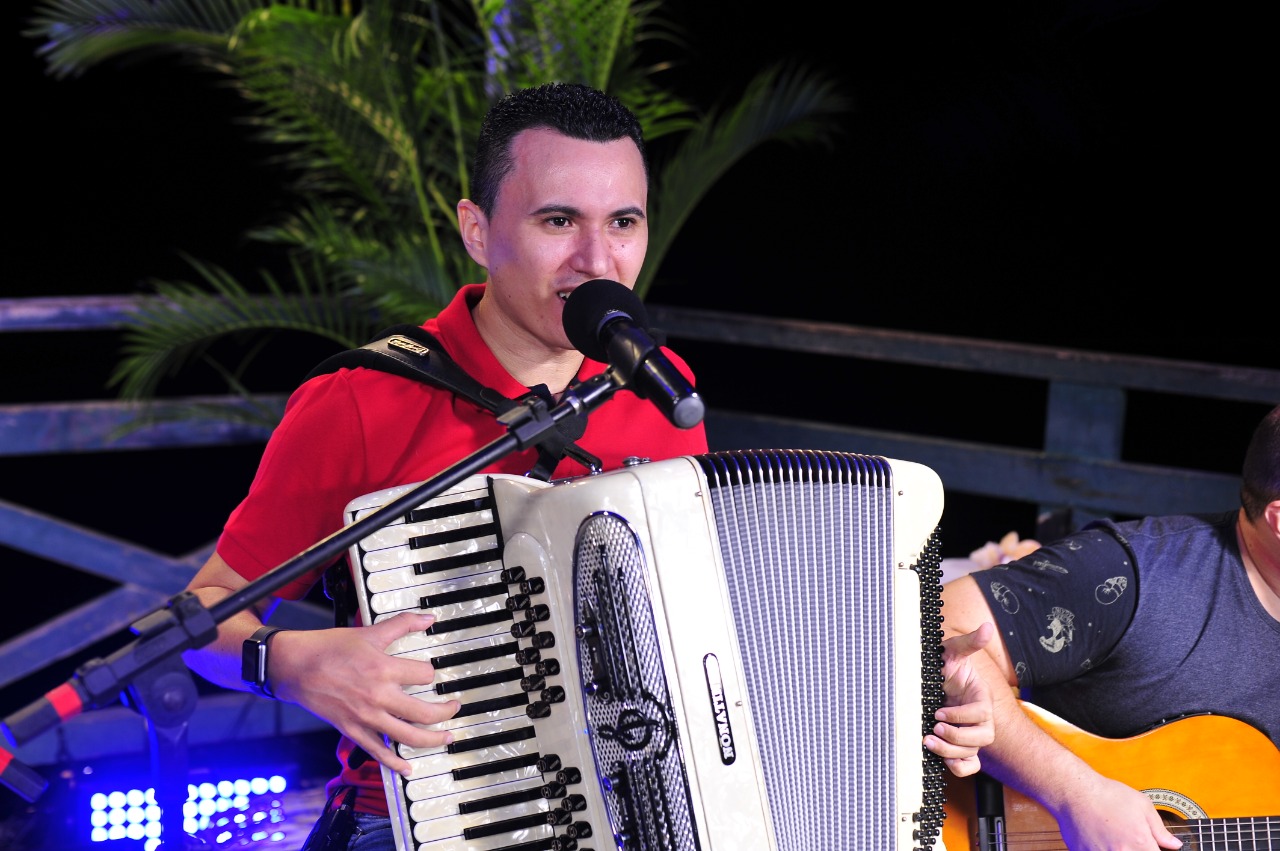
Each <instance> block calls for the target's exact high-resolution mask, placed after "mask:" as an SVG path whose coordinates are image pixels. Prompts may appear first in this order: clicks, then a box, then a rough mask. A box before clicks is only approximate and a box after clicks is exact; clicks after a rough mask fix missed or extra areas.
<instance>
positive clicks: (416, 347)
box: [387, 334, 431, 358]
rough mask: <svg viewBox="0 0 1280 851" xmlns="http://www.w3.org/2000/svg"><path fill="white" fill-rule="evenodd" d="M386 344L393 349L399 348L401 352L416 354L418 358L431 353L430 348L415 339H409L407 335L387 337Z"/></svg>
mask: <svg viewBox="0 0 1280 851" xmlns="http://www.w3.org/2000/svg"><path fill="white" fill-rule="evenodd" d="M387 345H388V346H390V347H391V348H393V349H399V350H400V351H402V352H408V353H409V354H411V355H417V356H418V357H420V358H425V357H426V356H427V355H429V354H431V350H430V349H428V348H427V347H426V346H424V345H422V344H421V343H419V342H418V341H417V340H411V339H409V338H408V337H401V336H400V335H399V334H395V335H393V336H391V337H388V338H387Z"/></svg>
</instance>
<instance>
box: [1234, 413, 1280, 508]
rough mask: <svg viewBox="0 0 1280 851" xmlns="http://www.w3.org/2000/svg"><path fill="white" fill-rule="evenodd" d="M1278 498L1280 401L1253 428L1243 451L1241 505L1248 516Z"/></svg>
mask: <svg viewBox="0 0 1280 851" xmlns="http://www.w3.org/2000/svg"><path fill="white" fill-rule="evenodd" d="M1278 499H1280V405H1276V406H1275V407H1274V408H1272V409H1271V413H1269V414H1267V415H1266V416H1265V417H1263V418H1262V422H1260V423H1258V427H1257V428H1256V429H1254V430H1253V438H1252V439H1251V440H1250V441H1249V449H1248V450H1247V451H1246V452H1245V455H1244V470H1243V472H1242V474H1241V482H1240V507H1241V508H1243V509H1244V513H1245V516H1246V517H1248V518H1249V519H1250V520H1257V519H1258V518H1259V517H1261V516H1262V512H1263V509H1265V508H1266V507H1267V504H1268V503H1272V502H1275V501H1276V500H1278Z"/></svg>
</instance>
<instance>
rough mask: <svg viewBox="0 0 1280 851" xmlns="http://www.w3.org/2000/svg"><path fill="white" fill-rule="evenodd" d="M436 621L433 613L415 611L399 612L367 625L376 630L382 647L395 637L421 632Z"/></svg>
mask: <svg viewBox="0 0 1280 851" xmlns="http://www.w3.org/2000/svg"><path fill="white" fill-rule="evenodd" d="M435 622H436V616H435V615H428V614H419V613H417V612H401V613H400V614H398V615H396V616H395V617H393V618H387V619H386V620H385V621H379V622H378V623H376V624H373V626H371V627H368V628H369V629H373V630H376V631H377V635H378V639H379V640H380V641H383V640H384V639H385V641H383V647H384V648H385V647H386V645H388V644H390V643H391V642H393V641H395V640H396V639H397V638H404V637H405V636H406V635H408V634H409V633H411V632H422V631H423V630H426V629H427V628H428V627H430V626H431V625H432V624H433V623H435Z"/></svg>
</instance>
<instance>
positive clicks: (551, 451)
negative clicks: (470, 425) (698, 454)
mask: <svg viewBox="0 0 1280 851" xmlns="http://www.w3.org/2000/svg"><path fill="white" fill-rule="evenodd" d="M357 366H363V367H367V368H369V369H380V370H382V371H383V372H390V373H392V374H393V375H398V376H400V377H401V378H408V379H411V380H413V381H424V382H426V383H428V384H434V385H436V386H437V387H443V388H444V389H446V390H448V391H450V392H452V393H454V394H455V395H457V396H461V397H462V398H464V399H469V400H470V401H472V402H474V403H475V404H477V405H479V406H480V407H482V408H485V409H487V410H489V411H491V412H492V413H493V414H494V415H495V416H500V415H502V414H505V413H506V412H507V411H510V410H511V409H513V408H516V407H518V406H520V405H521V404H523V400H525V399H528V398H529V397H530V396H534V395H541V396H542V397H543V398H544V399H545V400H546V401H548V402H549V401H550V396H549V395H546V394H539V393H538V392H537V391H533V390H531V391H530V392H529V393H528V394H526V395H525V396H522V397H521V398H520V399H518V400H517V399H508V398H507V397H506V396H503V395H502V394H501V393H499V392H498V391H497V390H493V389H491V388H489V387H486V386H485V385H483V384H481V383H480V382H479V381H478V380H476V379H475V378H474V377H472V376H471V374H470V373H468V372H467V371H466V370H465V369H463V368H462V367H461V366H459V365H458V362H457V361H455V360H454V359H453V358H452V357H450V356H449V353H448V352H447V351H445V348H444V346H443V345H441V344H440V341H439V340H437V339H436V338H435V337H434V336H433V335H432V334H431V332H429V331H427V330H425V329H423V328H422V327H420V326H418V325H393V326H391V327H390V328H387V329H385V330H382V331H379V332H378V333H377V334H375V335H374V337H373V339H372V340H370V341H369V342H368V343H366V344H365V345H363V346H361V347H360V348H358V349H347V350H346V351H344V352H338V353H337V354H336V355H332V356H330V357H328V358H326V359H325V360H323V361H321V362H320V363H319V364H318V365H317V366H316V367H315V369H313V370H311V372H310V373H308V374H307V378H308V379H311V378H314V377H315V376H317V375H323V374H325V373H329V372H336V371H337V370H339V369H342V368H343V367H357ZM556 425H557V429H556V431H554V432H552V433H550V434H548V435H547V436H546V437H544V438H543V440H542V442H541V443H540V444H538V461H537V463H536V464H535V465H534V467H533V469H532V470H530V471H529V473H528V475H529V476H531V477H533V478H537V479H541V480H543V481H549V480H550V479H551V474H552V473H553V472H554V471H555V468H556V465H557V464H559V463H560V459H561V458H563V457H564V456H566V455H568V456H570V457H572V458H573V459H575V460H576V461H578V462H579V463H581V464H582V465H583V466H584V467H586V468H587V469H589V470H599V469H600V468H601V467H602V466H603V463H602V462H601V461H600V459H599V458H597V457H596V456H595V455H592V454H591V453H590V452H588V451H587V450H585V449H583V448H582V447H581V446H578V445H577V444H576V443H574V441H575V440H577V439H578V438H580V437H582V427H583V425H584V424H582V423H581V421H580V420H579V419H577V418H567V419H564V420H561V421H560V422H558V423H557V424H556ZM573 431H577V433H576V434H574V433H568V432H573Z"/></svg>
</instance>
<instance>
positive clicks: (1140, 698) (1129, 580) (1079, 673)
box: [973, 512, 1280, 747]
mask: <svg viewBox="0 0 1280 851" xmlns="http://www.w3.org/2000/svg"><path fill="white" fill-rule="evenodd" d="M1235 518H1236V512H1229V513H1226V514H1215V515H1199V516H1191V515H1175V516H1167V517H1148V518H1144V519H1141V520H1134V521H1129V522H1124V523H1113V522H1110V521H1101V522H1098V523H1095V524H1090V525H1089V526H1086V527H1085V528H1084V529H1083V530H1081V531H1079V532H1077V533H1075V534H1073V535H1071V536H1069V537H1067V538H1063V539H1062V540H1060V541H1055V542H1053V543H1051V544H1047V545H1045V546H1044V547H1042V548H1040V549H1039V550H1036V551H1035V552H1034V553H1032V554H1030V555H1029V556H1027V557H1025V558H1023V559H1021V560H1019V561H1014V562H1010V563H1009V564H1006V565H1000V566H997V567H994V568H990V569H988V570H982V571H975V572H974V573H973V577H974V579H976V580H977V582H978V585H979V587H980V588H982V590H983V591H984V592H985V593H986V594H987V595H988V603H989V604H990V605H991V609H992V612H993V614H994V616H995V620H996V624H997V626H998V627H999V628H1000V630H1001V634H1002V636H1003V638H1004V642H1005V645H1006V647H1007V648H1008V650H1009V654H1010V658H1011V660H1012V662H1013V663H1014V665H1015V669H1016V671H1017V674H1018V684H1019V686H1020V688H1021V689H1022V694H1023V697H1024V698H1026V699H1027V700H1028V701H1030V702H1031V703H1034V704H1036V705H1038V706H1042V707H1044V708H1045V709H1047V710H1049V711H1050V712H1052V713H1054V714H1055V715H1058V716H1059V717H1061V718H1063V719H1064V720H1066V721H1068V722H1069V723H1071V724H1073V725H1075V726H1077V727H1079V728H1081V729H1083V730H1087V731H1089V732H1091V733H1094V734H1095V735H1098V736H1103V737H1105V738H1111V739H1115V738H1125V737H1128V736H1133V735H1137V734H1139V733H1142V732H1145V731H1146V730H1149V729H1151V728H1153V727H1155V726H1157V725H1159V724H1161V723H1164V722H1167V721H1172V720H1174V719H1176V718H1179V717H1181V716H1183V715H1188V714H1195V713H1203V712H1212V713H1215V714H1218V715H1227V716H1231V717H1233V718H1236V719H1238V720H1241V721H1244V722H1246V723H1248V724H1250V725H1252V726H1254V727H1256V728H1257V729H1259V730H1261V731H1262V732H1263V733H1265V734H1266V735H1267V736H1269V737H1270V738H1271V741H1272V742H1274V743H1275V744H1276V746H1277V747H1280V621H1277V620H1276V619H1275V618H1273V617H1272V616H1271V615H1270V614H1269V613H1268V612H1267V611H1266V610H1265V609H1264V608H1263V607H1262V604H1261V602H1260V601H1259V600H1258V598H1257V595H1256V594H1254V592H1253V588H1252V586H1251V585H1250V584H1249V578H1248V575H1247V574H1246V573H1245V567H1244V563H1243V562H1242V561H1241V558H1240V552H1239V547H1238V545H1237V542H1236V534H1235Z"/></svg>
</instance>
